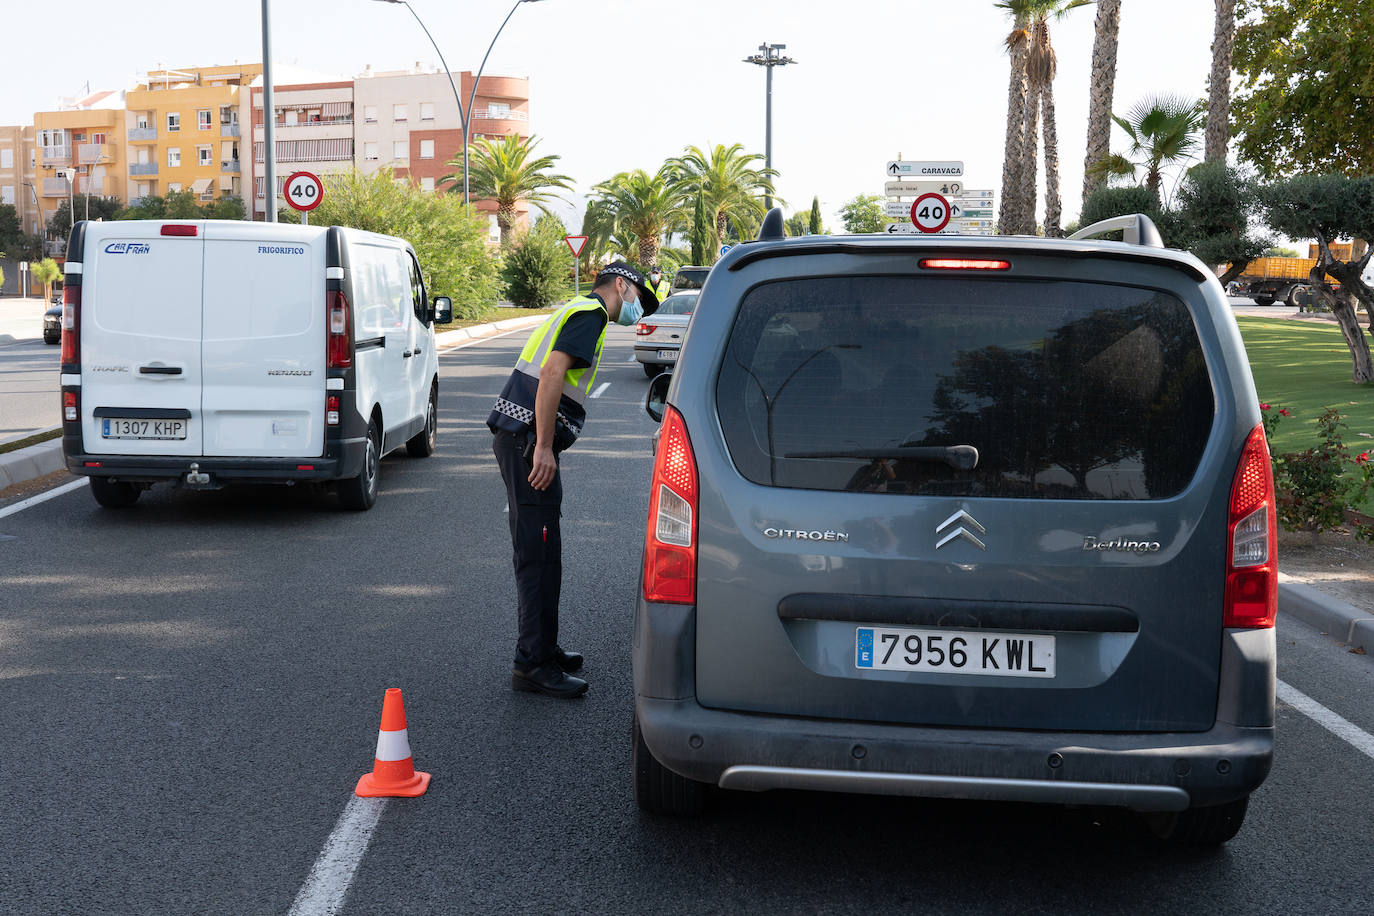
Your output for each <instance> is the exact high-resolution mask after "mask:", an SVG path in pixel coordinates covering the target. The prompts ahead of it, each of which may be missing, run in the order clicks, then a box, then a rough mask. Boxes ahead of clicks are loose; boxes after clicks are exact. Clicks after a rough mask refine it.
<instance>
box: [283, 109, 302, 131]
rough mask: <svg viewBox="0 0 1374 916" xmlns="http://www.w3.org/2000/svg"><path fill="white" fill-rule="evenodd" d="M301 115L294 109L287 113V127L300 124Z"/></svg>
mask: <svg viewBox="0 0 1374 916" xmlns="http://www.w3.org/2000/svg"><path fill="white" fill-rule="evenodd" d="M300 120H301V118H300V114H299V113H298V112H297V111H296V110H295V109H294V108H293V109H291V110H290V111H288V112H287V113H286V126H287V127H295V126H296V125H297V124H299V123H300Z"/></svg>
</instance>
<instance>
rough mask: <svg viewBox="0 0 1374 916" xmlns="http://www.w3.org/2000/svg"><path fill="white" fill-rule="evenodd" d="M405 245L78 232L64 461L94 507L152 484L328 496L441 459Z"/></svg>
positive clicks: (427, 353) (128, 229)
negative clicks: (330, 490)
mask: <svg viewBox="0 0 1374 916" xmlns="http://www.w3.org/2000/svg"><path fill="white" fill-rule="evenodd" d="M450 320H452V303H451V301H450V300H449V299H448V298H447V297H438V298H436V299H435V300H434V302H433V303H432V304H431V303H430V302H429V300H428V299H427V298H426V293H425V285H424V278H423V275H422V274H421V271H420V265H419V262H418V261H417V260H416V257H415V251H414V249H412V248H411V247H410V245H409V244H407V243H406V242H405V241H404V240H402V239H397V238H391V237H388V236H383V235H376V234H373V233H369V232H361V231H358V230H354V229H345V228H341V227H338V226H334V227H329V226H291V225H279V224H273V223H254V222H243V221H231V220H199V221H182V220H130V221H120V222H100V223H92V222H80V223H77V225H76V226H75V228H74V229H73V231H72V235H71V240H70V242H69V244H68V248H67V263H66V283H65V293H64V302H63V316H62V356H61V361H62V380H61V382H62V445H63V451H64V454H65V456H66V461H67V467H68V468H69V469H70V470H71V471H72V472H73V473H76V474H83V475H85V476H87V477H90V478H91V492H92V493H93V494H94V496H95V498H96V501H97V502H99V503H100V504H101V505H102V506H107V507H121V506H127V505H130V504H132V503H133V502H134V501H135V500H137V499H138V496H139V494H140V493H141V492H142V491H143V490H145V489H147V488H148V487H149V486H151V485H152V484H154V483H157V482H170V483H173V484H174V485H178V486H184V487H191V488H208V489H214V488H218V487H221V486H223V485H225V484H228V483H236V482H253V483H294V482H297V481H323V482H329V483H331V484H332V485H333V486H334V487H335V489H336V490H337V492H338V495H339V498H340V500H341V501H342V502H343V504H344V505H345V506H347V507H348V508H351V509H367V508H370V507H371V506H372V504H373V503H374V502H375V501H376V498H377V482H378V474H379V468H378V463H379V462H380V460H381V459H382V457H383V456H384V455H386V454H387V453H388V452H391V451H393V450H395V449H397V448H400V447H401V446H405V448H406V449H407V451H409V452H410V454H411V455H415V456H419V457H424V456H427V455H429V454H431V453H432V452H433V451H434V447H435V430H436V423H437V419H436V410H437V401H438V360H437V354H436V353H435V344H434V324H435V323H436V322H437V323H440V324H443V323H447V322H448V321H450Z"/></svg>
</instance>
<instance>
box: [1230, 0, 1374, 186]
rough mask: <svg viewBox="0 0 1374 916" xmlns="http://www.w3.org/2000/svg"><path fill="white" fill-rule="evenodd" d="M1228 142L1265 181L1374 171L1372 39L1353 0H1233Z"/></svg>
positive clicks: (1363, 8) (1362, 9) (1361, 6)
mask: <svg viewBox="0 0 1374 916" xmlns="http://www.w3.org/2000/svg"><path fill="white" fill-rule="evenodd" d="M1237 12H1238V18H1239V19H1240V21H1241V25H1240V27H1239V28H1238V29H1237V30H1236V49H1235V57H1234V61H1233V65H1234V67H1235V70H1236V72H1237V73H1238V74H1239V75H1240V87H1239V89H1238V90H1237V92H1236V94H1235V98H1234V100H1233V102H1232V106H1231V111H1232V125H1233V133H1234V134H1237V135H1239V136H1238V140H1237V143H1236V149H1237V151H1238V153H1239V155H1240V157H1241V158H1242V159H1244V160H1245V161H1247V162H1249V163H1251V164H1252V165H1254V167H1255V169H1256V170H1258V172H1259V174H1260V175H1261V176H1262V177H1264V178H1266V179H1270V180H1272V179H1276V178H1281V177H1284V176H1287V175H1291V174H1293V173H1295V172H1330V173H1339V174H1343V175H1348V176H1352V177H1353V176H1356V175H1360V174H1365V173H1369V172H1370V171H1374V41H1371V40H1370V33H1369V28H1368V20H1369V7H1368V4H1366V3H1363V2H1361V0H1239V2H1238V4H1237Z"/></svg>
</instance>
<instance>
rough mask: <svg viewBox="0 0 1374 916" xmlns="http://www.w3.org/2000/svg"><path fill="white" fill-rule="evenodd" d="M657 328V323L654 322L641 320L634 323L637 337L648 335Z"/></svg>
mask: <svg viewBox="0 0 1374 916" xmlns="http://www.w3.org/2000/svg"><path fill="white" fill-rule="evenodd" d="M657 330H658V325H656V324H645V323H644V322H642V321H641V322H640V323H639V324H637V325H635V334H636V336H639V337H648V336H649V335H650V334H652V333H654V331H657Z"/></svg>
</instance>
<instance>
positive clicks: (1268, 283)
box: [1234, 258, 1334, 308]
mask: <svg viewBox="0 0 1374 916" xmlns="http://www.w3.org/2000/svg"><path fill="white" fill-rule="evenodd" d="M1316 263H1317V260H1316V258H1255V260H1253V261H1251V262H1250V263H1249V264H1247V265H1246V267H1245V271H1244V272H1243V273H1241V275H1240V276H1239V277H1237V278H1236V279H1235V285H1234V291H1235V293H1236V294H1237V295H1240V296H1249V297H1250V298H1251V299H1254V300H1255V304H1256V305H1273V304H1274V302H1276V301H1281V302H1286V303H1288V304H1289V305H1291V306H1293V307H1294V308H1298V307H1300V306H1301V305H1302V304H1303V300H1304V298H1305V296H1306V293H1307V288H1308V286H1309V285H1310V284H1311V270H1312V267H1313V265H1315V264H1316ZM1331 282H1332V283H1333V284H1334V281H1331Z"/></svg>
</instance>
